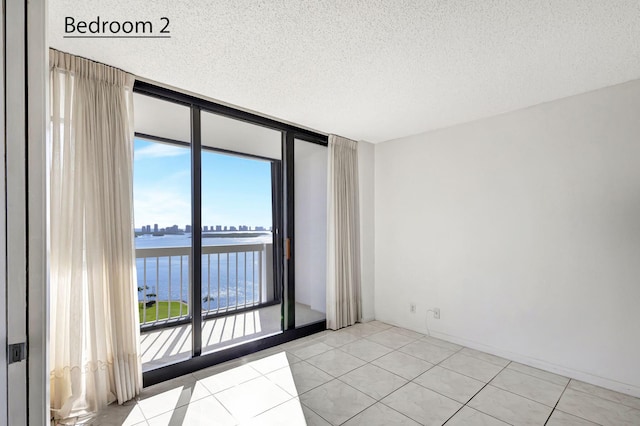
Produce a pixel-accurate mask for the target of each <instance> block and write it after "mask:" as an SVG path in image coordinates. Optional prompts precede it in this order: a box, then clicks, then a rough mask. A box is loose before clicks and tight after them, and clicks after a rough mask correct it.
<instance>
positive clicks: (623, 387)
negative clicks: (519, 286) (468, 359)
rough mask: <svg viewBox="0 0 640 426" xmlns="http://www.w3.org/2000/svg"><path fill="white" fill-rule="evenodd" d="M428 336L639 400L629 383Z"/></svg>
mask: <svg viewBox="0 0 640 426" xmlns="http://www.w3.org/2000/svg"><path fill="white" fill-rule="evenodd" d="M377 319H378V320H379V321H382V322H386V323H387V324H391V325H394V326H396V327H403V326H402V325H399V324H396V323H394V321H390V320H386V319H380V318H377ZM403 328H406V327H403ZM412 331H415V332H417V333H423V334H424V332H425V331H424V330H412ZM430 335H431V336H433V337H437V338H438V339H442V340H446V341H447V342H451V343H455V344H458V345H462V346H466V347H468V348H471V349H476V350H479V351H482V352H486V353H489V354H492V355H496V356H499V357H502V358H506V359H509V360H511V361H515V362H519V363H520V364H525V365H528V366H530V367H534V368H539V369H541V370H545V371H548V372H550V373H555V374H559V375H561V376H565V377H568V378H570V379H576V380H580V381H583V382H586V383H589V384H592V385H596V386H600V387H603V388H606V389H609V390H612V391H615V392H621V393H624V394H627V395H631V396H634V397H636V398H640V386H637V385H633V384H631V383H624V382H619V381H617V380H612V379H608V378H606V377H601V376H598V375H595V374H591V373H589V372H586V371H581V370H575V369H573V368H568V367H565V366H562V365H557V364H553V363H551V362H548V361H545V360H541V359H537V358H533V357H530V356H527V355H524V354H519V353H515V352H511V351H508V350H505V349H501V348H496V347H493V346H489V345H485V344H483V343H481V342H476V341H473V340H469V339H465V338H461V337H457V336H452V335H449V334H445V333H440V332H437V331H431V332H430Z"/></svg>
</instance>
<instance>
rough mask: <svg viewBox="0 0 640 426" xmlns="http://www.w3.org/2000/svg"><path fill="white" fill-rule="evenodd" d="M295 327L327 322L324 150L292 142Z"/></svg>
mask: <svg viewBox="0 0 640 426" xmlns="http://www.w3.org/2000/svg"><path fill="white" fill-rule="evenodd" d="M293 152H294V187H295V191H294V218H295V221H294V222H295V245H294V246H295V253H294V255H295V256H294V260H295V325H296V327H300V326H303V325H308V324H311V323H314V322H318V321H323V320H324V319H325V318H326V315H325V312H326V257H327V254H326V251H327V241H326V240H327V238H326V228H327V147H325V146H322V145H318V144H314V143H310V142H305V141H303V140H299V139H295V140H294V150H293Z"/></svg>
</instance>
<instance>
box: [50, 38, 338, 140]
mask: <svg viewBox="0 0 640 426" xmlns="http://www.w3.org/2000/svg"><path fill="white" fill-rule="evenodd" d="M49 49H50V50H54V51H56V52H60V53H66V54H68V55H73V56H77V57H79V58H82V59H86V60H87V61H92V62H95V63H97V64H101V65H104V66H107V67H111V68H114V69H117V70H120V71H122V72H125V73H127V74H130V75H132V76H133V77H134V78H135V79H136V80H138V81H141V82H144V83H149V84H153V85H154V86H158V87H162V88H164V89H168V90H173V91H174V92H179V93H182V94H184V95H188V96H193V97H196V98H200V99H202V100H205V101H209V102H213V103H216V104H219V105H223V106H226V107H229V108H233V109H237V110H238V111H243V112H247V113H249V114H254V115H257V116H260V117H263V118H267V119H269V120H274V121H279V122H281V123H283V124H287V125H290V126H293V127H298V128H300V129H303V130H307V131H309V132H313V133H317V134H320V135H323V136H329V133H327V132H322V131H320V130H316V129H313V128H311V127H308V126H303V125H300V124H297V123H294V122H292V121H288V120H284V119H282V118H278V117H274V116H271V115H268V114H264V113H261V112H259V111H254V110H252V109H249V108H243V107H240V106H238V105H235V104H232V103H229V102H225V101H221V100H220V99H216V98H212V97H210V96H205V95H201V94H199V93H195V92H192V91H190V90H185V89H181V88H178V87H175V86H172V85H170V84H167V83H161V82H159V81H156V80H153V79H151V78H147V77H141V76H138V75H136V74H133V73H131V72H129V71H126V70H123V69H122V68H119V67H114V66H113V65H109V64H105V63H104V62H100V61H96V60H95V59H89V58H85V57H84V56H80V55H76V54H74V53H69V52H65V51H62V50H59V49H56V48H53V47H49Z"/></svg>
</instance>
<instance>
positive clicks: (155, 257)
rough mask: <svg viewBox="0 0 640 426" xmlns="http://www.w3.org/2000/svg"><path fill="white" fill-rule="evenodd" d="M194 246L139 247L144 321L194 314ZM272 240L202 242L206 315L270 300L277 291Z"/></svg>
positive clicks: (154, 322) (165, 321)
mask: <svg viewBox="0 0 640 426" xmlns="http://www.w3.org/2000/svg"><path fill="white" fill-rule="evenodd" d="M190 259H191V248H190V247H162V248H143V249H136V266H137V270H138V301H139V306H140V325H141V326H142V327H148V326H151V325H158V324H168V323H171V322H175V321H179V320H181V319H187V318H189V317H190V315H191V314H190V312H191V309H190V307H191V306H192V301H191V294H192V291H191V284H190V280H189V265H190ZM272 265H273V252H272V245H271V244H243V245H223V246H203V247H202V282H201V286H202V300H201V301H200V302H199V303H200V304H201V307H202V315H203V317H206V316H207V315H212V314H218V313H224V312H231V311H237V310H238V309H242V308H249V307H252V306H258V305H261V304H264V303H267V302H269V301H271V300H273V298H274V294H273V285H272V283H273V278H272V277H273V274H272V271H273V266H272Z"/></svg>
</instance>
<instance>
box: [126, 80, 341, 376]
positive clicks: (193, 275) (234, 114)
mask: <svg viewBox="0 0 640 426" xmlns="http://www.w3.org/2000/svg"><path fill="white" fill-rule="evenodd" d="M133 91H134V93H139V94H141V95H145V96H151V97H154V98H157V99H161V100H164V101H168V102H172V103H177V104H180V105H185V106H187V107H189V108H190V112H191V141H190V142H185V141H175V140H171V139H166V138H162V137H157V136H153V135H148V134H142V133H136V136H138V137H140V138H144V139H149V140H156V141H158V142H166V143H172V144H180V145H186V146H190V147H191V178H192V184H191V204H192V221H191V226H192V232H193V233H192V246H191V250H192V253H191V256H192V261H191V262H190V273H189V279H190V280H191V282H192V283H199V282H201V273H202V269H201V266H202V265H201V262H202V258H201V256H200V255H201V251H202V231H201V225H202V224H201V217H200V214H201V207H202V199H201V185H202V179H201V167H200V166H201V153H202V149H205V150H208V149H212V150H214V151H220V152H227V153H232V154H234V155H241V156H242V155H245V156H247V157H254V158H263V159H265V158H264V157H259V156H251V155H247V154H242V153H236V152H233V151H227V150H222V149H216V148H210V147H202V143H201V142H202V141H201V137H202V133H201V128H200V117H201V111H207V112H211V113H214V114H218V115H221V116H223V117H227V118H232V119H236V120H239V121H243V122H246V123H250V124H253V125H258V126H262V127H265V128H268V129H272V130H278V131H280V132H281V133H282V143H281V146H282V156H281V160H279V161H277V160H274V159H268V160H271V161H272V163H271V164H272V167H271V169H272V170H271V172H272V182H275V183H276V185H275V186H277V187H279V188H277V189H278V190H277V191H272V212H273V219H274V220H273V224H274V228H273V243H274V244H273V257H274V262H275V264H274V275H275V277H274V280H276V283H277V284H280V283H281V286H280V285H276V288H277V289H278V288H280V294H277V292H276V296H280V300H281V302H280V303H281V306H282V312H281V318H282V323H281V330H282V332H281V333H280V334H278V335H274V336H269V337H265V338H262V339H259V340H255V341H251V342H247V343H245V344H242V345H238V346H234V347H232V348H228V349H222V350H219V351H216V352H212V353H207V354H204V355H203V354H202V327H201V324H202V321H203V318H202V310H201V309H194V310H193V312H192V315H191V320H190V321H191V325H192V356H191V358H190V359H188V360H184V361H180V362H177V363H174V364H171V365H167V366H163V367H159V368H156V369H153V370H149V371H146V372H144V373H143V384H144V386H145V387H146V386H151V385H153V384H156V383H159V382H162V381H165V380H169V379H172V378H175V377H178V376H181V375H184V374H188V373H192V372H194V371H197V370H200V369H202V368H206V367H209V366H212V365H215V364H218V363H221V362H225V361H228V360H231V359H234V358H238V357H241V356H245V355H248V354H251V353H253V352H257V351H260V350H263V349H266V348H269V347H272V346H276V345H279V344H282V343H285V342H288V341H291V340H295V339H298V338H300V337H303V336H307V335H310V334H313V333H317V332H319V331H322V330H325V329H326V320H322V321H318V322H315V323H312V324H305V325H303V326H300V327H298V328H296V326H295V263H294V262H295V255H294V254H295V238H294V236H295V227H294V223H295V221H294V185H295V181H294V167H293V164H294V163H293V161H294V149H295V147H294V140H295V139H300V140H303V141H306V142H311V143H316V144H318V145H322V146H328V137H327V136H326V135H323V134H320V133H317V132H314V131H310V130H307V129H303V128H301V127H298V126H294V125H291V124H288V123H283V122H280V121H278V120H274V119H272V118H267V117H263V116H260V115H257V114H253V113H250V112H247V111H242V110H239V109H235V108H232V107H229V106H227V105H222V104H219V103H216V102H212V101H209V100H206V99H202V98H199V97H197V96H193V95H190V94H186V93H182V92H179V91H176V90H172V89H167V88H164V87H160V86H157V85H155V84H152V83H149V82H144V81H139V80H136V82H135V84H134V87H133ZM193 292H194V294H193V297H194V299H193V300H199V299H200V297H197V298H196V296H198V293H201V286H199V285H193ZM285 309H286V312H285ZM196 311H197V312H196ZM205 318H208V317H205ZM171 325H176V323H175V322H174V323H172V324H171Z"/></svg>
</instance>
